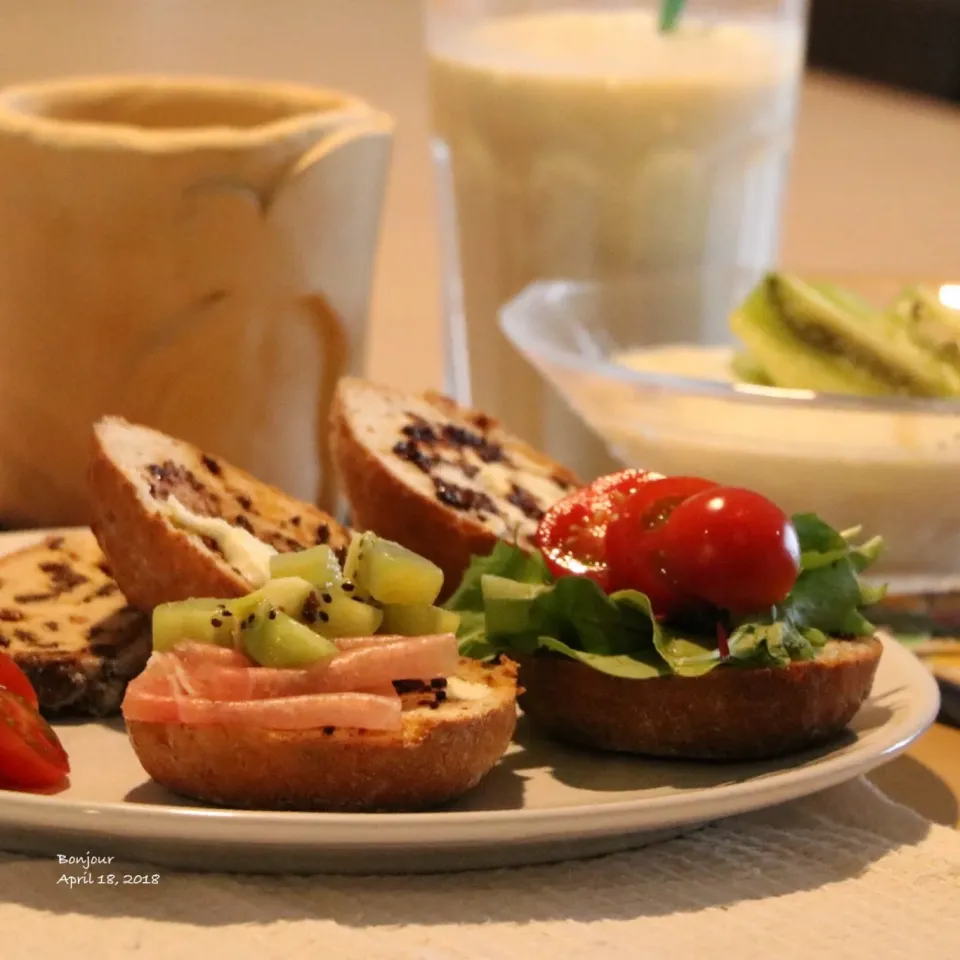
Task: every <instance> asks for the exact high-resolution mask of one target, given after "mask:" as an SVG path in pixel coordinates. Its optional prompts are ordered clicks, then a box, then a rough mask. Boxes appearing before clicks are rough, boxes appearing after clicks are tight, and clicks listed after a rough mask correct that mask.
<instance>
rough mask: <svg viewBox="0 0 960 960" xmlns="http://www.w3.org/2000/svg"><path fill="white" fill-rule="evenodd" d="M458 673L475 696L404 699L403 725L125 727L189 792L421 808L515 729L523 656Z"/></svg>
mask: <svg viewBox="0 0 960 960" xmlns="http://www.w3.org/2000/svg"><path fill="white" fill-rule="evenodd" d="M457 679H459V680H461V681H467V683H468V684H469V685H470V688H471V689H472V690H473V692H474V695H472V696H471V697H469V698H460V699H458V698H455V697H448V698H447V699H445V700H444V701H443V702H441V703H439V704H437V703H435V702H430V703H428V704H425V705H419V704H418V703H417V702H416V700H415V699H414V700H408V698H406V697H405V698H404V713H403V729H402V730H400V731H398V732H396V733H392V732H391V733H378V732H374V731H369V730H368V731H361V730H353V729H349V728H334V727H324V728H320V729H314V730H299V731H294V730H267V729H264V728H261V727H255V726H240V725H228V724H208V725H189V726H188V725H184V724H175V723H145V722H141V721H136V720H133V721H128V722H127V732H128V733H129V735H130V742H131V743H132V744H133V748H134V750H135V751H136V753H137V757H138V758H139V759H140V762H141V763H142V764H143V767H144V769H145V770H146V771H147V773H148V774H150V776H151V777H152V778H153V779H154V780H156V781H157V783H159V784H161V786H164V787H166V788H167V789H168V790H172V791H173V792H174V793H179V794H182V795H183V796H187V797H192V798H195V799H199V800H206V801H207V802H210V803H215V804H219V805H221V806H227V807H247V808H253V809H257V810H278V809H283V810H353V811H374V810H421V809H425V808H429V807H432V806H436V805H437V804H440V803H443V802H445V801H448V800H452V799H454V798H456V797H459V796H461V795H462V794H464V793H466V792H467V791H468V790H470V789H472V788H473V787H474V786H476V785H477V783H479V782H480V780H481V779H482V778H483V777H484V776H485V775H486V774H487V773H488V772H489V771H490V770H491V769H492V768H493V766H494V765H495V764H496V763H497V761H498V760H499V759H500V757H502V756H503V754H504V751H505V750H506V749H507V747H508V745H509V743H510V740H511V738H512V737H513V731H514V728H515V726H516V722H517V706H516V692H517V682H516V664H514V663H511V662H509V661H505V662H503V663H502V664H500V665H498V666H494V667H490V666H486V665H484V664H481V663H478V662H477V661H473V660H462V661H461V663H460V669H459V672H458V673H457Z"/></svg>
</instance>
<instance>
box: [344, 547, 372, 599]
mask: <svg viewBox="0 0 960 960" xmlns="http://www.w3.org/2000/svg"><path fill="white" fill-rule="evenodd" d="M371 538H373V539H376V537H375V536H374V534H372V533H352V534H350V543H349V545H348V546H347V555H346V556H345V557H344V558H343V579H344V582H345V583H347V584H349V585H350V586H352V587H353V596H354V598H355V599H356V600H369V599H370V594H368V593H367V592H366V590H364V589H363V588H362V587H361V586H360V584H359V583H357V573H358V571H359V570H360V554H361V552H362V551H363V545H364V543H366V542H368V541H369V540H370V539H371Z"/></svg>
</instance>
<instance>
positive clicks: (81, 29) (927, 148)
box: [0, 0, 960, 388]
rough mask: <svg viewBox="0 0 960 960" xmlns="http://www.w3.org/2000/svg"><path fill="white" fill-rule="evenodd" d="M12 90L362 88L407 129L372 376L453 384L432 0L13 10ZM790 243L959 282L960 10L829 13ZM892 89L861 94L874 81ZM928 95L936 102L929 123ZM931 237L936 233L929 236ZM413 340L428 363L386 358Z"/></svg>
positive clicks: (845, 262) (795, 182) (131, 2)
mask: <svg viewBox="0 0 960 960" xmlns="http://www.w3.org/2000/svg"><path fill="white" fill-rule="evenodd" d="M0 10H2V13H0V83H7V82H11V81H22V80H27V79H38V78H43V77H52V76H62V75H68V74H83V73H88V74H89V73H102V72H118V71H119V72H174V73H191V72H192V73H204V74H226V75H234V76H249V77H259V78H282V79H291V80H296V81H305V82H309V83H313V84H325V85H330V86H334V87H340V88H345V89H349V90H352V91H354V92H356V93H358V94H360V95H361V96H363V97H365V98H367V99H369V100H370V101H372V102H373V103H374V104H376V105H377V106H379V107H381V108H382V109H384V110H386V111H388V112H389V113H391V114H392V115H393V116H394V117H395V118H396V120H397V121H398V129H397V135H396V141H395V151H394V162H393V168H392V172H391V182H390V188H389V193H388V200H387V209H386V215H385V221H384V234H383V241H382V246H381V255H380V263H379V271H378V277H377V284H376V288H375V292H374V303H373V318H372V324H373V326H372V330H371V337H370V341H369V342H370V355H369V360H370V369H371V372H372V373H373V374H374V375H376V376H379V377H381V378H382V379H386V380H389V381H391V382H393V383H395V384H397V385H398V386H402V387H417V388H420V387H422V386H423V384H424V380H425V379H426V380H430V381H432V382H433V383H435V384H439V383H440V368H441V347H440V342H439V336H438V335H437V334H438V331H439V328H440V302H439V273H440V265H439V255H438V248H437V239H436V231H435V219H434V218H435V210H436V207H435V197H434V186H433V180H432V172H431V166H430V158H429V152H428V142H427V137H428V114H427V97H426V62H425V58H424V54H423V46H422V39H421V12H420V6H419V3H418V0H83V2H79V0H0ZM809 48H810V57H809V59H810V63H811V65H812V66H813V67H814V68H816V69H817V70H819V69H821V68H829V69H830V70H831V71H834V72H835V75H837V76H839V77H841V79H839V80H834V79H829V80H825V79H823V78H821V77H820V76H817V75H816V74H815V75H813V76H812V77H811V78H810V80H809V82H808V83H807V84H806V87H805V90H804V93H803V98H802V103H801V111H800V125H799V133H798V139H797V149H796V153H795V157H794V162H793V173H792V179H791V182H790V189H789V197H788V203H787V210H786V214H785V218H784V220H785V231H784V241H783V258H784V260H785V261H786V262H788V263H790V264H791V265H792V266H794V267H796V268H798V269H800V268H817V267H819V266H821V265H823V264H827V265H829V267H830V268H831V269H832V270H835V271H857V270H865V271H880V272H883V271H892V272H896V273H900V274H904V273H910V272H911V271H918V272H924V273H933V274H943V273H949V272H950V271H951V270H952V269H953V267H954V265H955V259H954V256H955V251H956V250H957V249H958V248H960V224H958V221H957V219H956V217H955V211H956V209H957V201H958V200H960V195H958V194H960V186H958V184H957V178H956V177H955V175H954V165H955V164H954V161H955V158H956V157H957V156H958V151H960V113H957V112H955V110H954V109H953V107H952V106H951V104H950V101H956V100H958V99H960V0H815V2H814V3H813V5H812V17H811V35H810V45H809ZM864 79H865V80H868V81H870V82H872V83H874V84H885V85H887V86H880V87H878V88H877V89H864V88H863V87H862V86H861V81H862V80H864ZM914 94H923V95H925V96H926V97H928V98H937V99H935V100H933V101H932V102H931V103H930V104H929V105H924V108H923V109H922V110H915V109H912V108H911V102H912V101H911V100H909V99H907V98H910V97H912V96H913V95H914ZM921 224H922V228H921V227H920V225H921ZM411 335H415V336H416V337H417V339H418V340H419V341H420V343H421V344H422V348H421V350H420V355H419V357H418V362H417V363H416V364H412V365H411V364H404V365H402V366H397V365H394V364H391V362H390V358H391V357H392V356H396V354H397V350H398V348H399V347H402V345H403V344H404V343H406V342H409V339H410V337H411Z"/></svg>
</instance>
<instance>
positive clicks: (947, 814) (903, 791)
mask: <svg viewBox="0 0 960 960" xmlns="http://www.w3.org/2000/svg"><path fill="white" fill-rule="evenodd" d="M870 779H871V780H873V782H874V783H875V784H876V785H877V786H878V787H879V788H880V789H881V790H882V791H883V792H884V793H885V794H886V795H887V796H888V797H890V798H891V799H892V800H897V801H898V802H900V803H903V804H905V805H907V806H908V807H913V809H914V810H917V811H918V812H919V813H921V814H923V816H925V817H926V818H927V819H928V820H933V821H934V822H935V823H944V824H949V825H950V826H954V827H960V728H957V727H954V726H948V725H946V724H943V723H937V724H935V725H934V726H933V727H931V728H930V730H929V731H928V732H927V733H925V734H924V735H923V736H922V737H921V738H920V739H919V740H918V741H917V742H916V744H914V746H913V748H912V749H910V750H909V751H908V752H907V753H905V754H904V755H903V756H900V757H897V759H896V760H891V761H890V763H888V764H885V765H884V766H882V767H880V768H879V769H878V770H875V771H874V772H873V774H871V777H870Z"/></svg>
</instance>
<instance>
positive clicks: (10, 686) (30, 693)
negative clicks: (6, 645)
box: [0, 653, 38, 710]
mask: <svg viewBox="0 0 960 960" xmlns="http://www.w3.org/2000/svg"><path fill="white" fill-rule="evenodd" d="M0 690H9V691H10V693H15V694H16V695H17V696H18V697H23V699H24V700H26V701H27V703H28V704H30V706H31V707H33V709H34V710H36V709H37V706H38V704H37V694H36V692H35V691H34V689H33V686H32V685H31V683H30V681H29V680H28V679H27V675H26V674H25V673H24V672H23V671H22V670H21V669H20V668H19V667H18V666H17V665H16V663H15V662H14V661H13V659H12V658H11V657H9V656H7V654H5V653H0Z"/></svg>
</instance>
